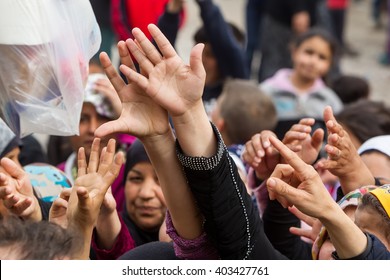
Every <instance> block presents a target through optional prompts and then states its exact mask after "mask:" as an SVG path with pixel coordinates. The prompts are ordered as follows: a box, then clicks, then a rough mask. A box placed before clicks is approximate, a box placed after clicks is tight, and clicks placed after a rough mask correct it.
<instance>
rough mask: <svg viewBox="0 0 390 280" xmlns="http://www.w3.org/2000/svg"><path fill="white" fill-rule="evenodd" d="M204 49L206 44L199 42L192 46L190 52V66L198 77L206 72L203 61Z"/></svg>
mask: <svg viewBox="0 0 390 280" xmlns="http://www.w3.org/2000/svg"><path fill="white" fill-rule="evenodd" d="M203 49H204V44H197V45H195V46H194V47H193V48H192V50H191V53H190V67H191V70H192V71H193V72H194V73H195V74H196V75H197V76H198V77H203V76H205V74H206V72H205V70H204V67H203V61H202V53H203Z"/></svg>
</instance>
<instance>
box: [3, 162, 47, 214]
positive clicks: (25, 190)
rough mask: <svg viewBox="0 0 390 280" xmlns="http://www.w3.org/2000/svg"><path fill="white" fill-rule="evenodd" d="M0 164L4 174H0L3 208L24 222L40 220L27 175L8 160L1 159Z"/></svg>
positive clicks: (37, 204) (39, 211)
mask: <svg viewBox="0 0 390 280" xmlns="http://www.w3.org/2000/svg"><path fill="white" fill-rule="evenodd" d="M0 164H1V166H2V167H3V169H4V170H5V172H6V173H0V199H2V200H3V204H4V206H5V208H7V209H8V210H9V211H10V212H11V213H13V214H15V215H17V216H19V217H21V218H22V219H24V220H27V219H29V220H33V221H40V220H42V213H41V208H40V206H39V203H38V199H37V198H36V197H35V195H34V192H33V187H32V185H31V182H30V178H29V176H28V174H27V173H26V172H25V171H24V170H23V168H22V167H21V166H19V165H17V164H16V163H15V162H13V161H12V160H10V159H9V158H2V159H1V161H0Z"/></svg>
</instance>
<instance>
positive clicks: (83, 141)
mask: <svg viewBox="0 0 390 280" xmlns="http://www.w3.org/2000/svg"><path fill="white" fill-rule="evenodd" d="M108 121H110V119H108V118H106V117H104V116H101V115H99V114H98V112H97V111H96V108H95V106H94V105H93V104H92V103H87V102H86V103H84V104H83V107H82V110H81V117H80V124H79V135H75V136H72V137H71V138H70V141H71V143H72V148H73V150H74V151H75V152H77V151H78V149H79V148H80V147H84V149H85V154H86V156H87V158H88V157H89V154H90V153H91V145H92V142H93V140H94V138H95V130H96V129H97V128H98V127H99V126H101V125H102V124H104V123H106V122H108ZM112 137H114V138H115V136H113V135H111V136H105V137H102V138H101V141H100V148H103V147H105V146H107V143H108V140H109V139H110V138H112Z"/></svg>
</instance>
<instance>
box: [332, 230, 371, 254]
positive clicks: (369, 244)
mask: <svg viewBox="0 0 390 280" xmlns="http://www.w3.org/2000/svg"><path fill="white" fill-rule="evenodd" d="M366 237H367V247H366V249H365V250H364V251H363V253H361V254H360V255H357V256H355V257H352V258H348V259H340V257H339V255H338V254H337V252H336V251H334V252H333V253H332V257H333V258H334V259H335V260H365V259H367V257H368V255H369V254H370V252H371V249H372V239H371V238H370V236H369V235H368V234H367V233H366Z"/></svg>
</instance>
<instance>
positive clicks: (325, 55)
mask: <svg viewBox="0 0 390 280" xmlns="http://www.w3.org/2000/svg"><path fill="white" fill-rule="evenodd" d="M292 59H293V64H294V70H295V72H296V73H297V76H298V77H300V78H301V79H303V80H315V79H317V78H321V77H323V76H324V75H326V73H328V71H329V68H330V66H331V62H332V51H331V49H330V46H329V43H328V42H326V41H325V40H324V39H322V38H321V37H311V38H309V39H307V40H305V41H304V42H302V44H301V45H300V46H299V47H297V48H296V49H294V51H293V53H292Z"/></svg>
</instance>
